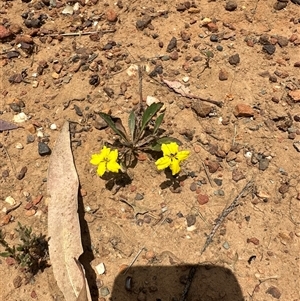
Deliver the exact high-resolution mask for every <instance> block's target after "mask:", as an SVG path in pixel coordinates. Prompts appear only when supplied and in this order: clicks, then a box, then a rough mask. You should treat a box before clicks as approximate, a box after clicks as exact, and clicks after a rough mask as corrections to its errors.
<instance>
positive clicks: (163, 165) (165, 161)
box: [155, 156, 171, 170]
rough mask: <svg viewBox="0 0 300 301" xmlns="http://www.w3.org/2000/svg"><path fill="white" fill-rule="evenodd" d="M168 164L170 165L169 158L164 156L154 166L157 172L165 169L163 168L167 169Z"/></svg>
mask: <svg viewBox="0 0 300 301" xmlns="http://www.w3.org/2000/svg"><path fill="white" fill-rule="evenodd" d="M170 164H171V158H170V157H168V156H164V157H162V158H160V159H158V160H157V161H156V162H155V165H156V167H157V169H158V170H162V169H165V168H167V167H169V166H170Z"/></svg>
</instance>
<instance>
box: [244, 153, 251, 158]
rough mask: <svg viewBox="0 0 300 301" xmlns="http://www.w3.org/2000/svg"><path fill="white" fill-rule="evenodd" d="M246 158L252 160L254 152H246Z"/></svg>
mask: <svg viewBox="0 0 300 301" xmlns="http://www.w3.org/2000/svg"><path fill="white" fill-rule="evenodd" d="M244 156H245V157H246V158H251V157H252V152H246V153H245V155H244Z"/></svg>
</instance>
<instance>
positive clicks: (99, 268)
mask: <svg viewBox="0 0 300 301" xmlns="http://www.w3.org/2000/svg"><path fill="white" fill-rule="evenodd" d="M95 268H96V271H97V273H98V274H99V275H102V274H104V273H105V266H104V263H103V262H101V263H99V264H98V265H96V267H95Z"/></svg>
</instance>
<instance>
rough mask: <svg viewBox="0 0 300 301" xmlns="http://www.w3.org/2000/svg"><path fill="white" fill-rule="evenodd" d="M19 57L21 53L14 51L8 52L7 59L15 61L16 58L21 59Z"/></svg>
mask: <svg viewBox="0 0 300 301" xmlns="http://www.w3.org/2000/svg"><path fill="white" fill-rule="evenodd" d="M19 55H20V52H19V51H17V50H13V51H9V52H7V55H6V57H7V58H8V59H14V58H16V57H19Z"/></svg>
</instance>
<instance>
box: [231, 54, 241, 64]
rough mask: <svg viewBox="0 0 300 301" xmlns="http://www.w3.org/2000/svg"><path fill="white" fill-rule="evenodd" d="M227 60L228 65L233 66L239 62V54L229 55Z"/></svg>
mask: <svg viewBox="0 0 300 301" xmlns="http://www.w3.org/2000/svg"><path fill="white" fill-rule="evenodd" d="M228 62H229V64H230V65H233V66H236V65H237V64H239V63H240V56H239V54H238V53H236V54H234V55H232V56H230V57H229V58H228Z"/></svg>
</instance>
